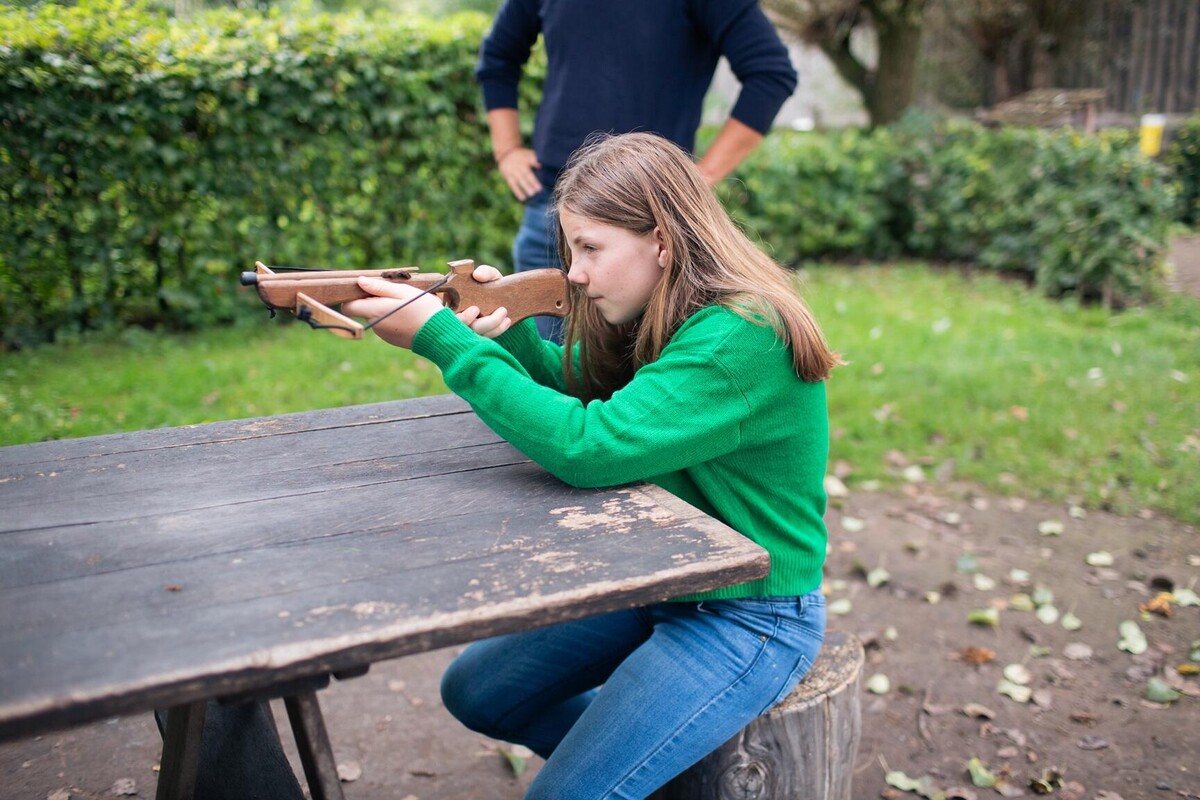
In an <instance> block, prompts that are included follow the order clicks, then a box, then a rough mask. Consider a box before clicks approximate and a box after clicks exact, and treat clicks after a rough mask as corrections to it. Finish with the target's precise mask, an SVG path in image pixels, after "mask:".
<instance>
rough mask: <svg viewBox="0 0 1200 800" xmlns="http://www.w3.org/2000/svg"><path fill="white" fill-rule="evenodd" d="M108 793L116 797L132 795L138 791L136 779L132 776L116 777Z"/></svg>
mask: <svg viewBox="0 0 1200 800" xmlns="http://www.w3.org/2000/svg"><path fill="white" fill-rule="evenodd" d="M109 793H110V794H114V795H116V796H117V797H133V796H134V795H135V794H137V793H138V790H137V781H135V780H134V779H133V778H117V781H116V783H114V784H113V785H112V789H110V790H109Z"/></svg>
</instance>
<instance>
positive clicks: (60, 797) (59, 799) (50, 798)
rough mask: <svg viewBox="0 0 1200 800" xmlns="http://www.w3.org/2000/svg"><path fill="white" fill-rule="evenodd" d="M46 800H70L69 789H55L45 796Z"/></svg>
mask: <svg viewBox="0 0 1200 800" xmlns="http://www.w3.org/2000/svg"><path fill="white" fill-rule="evenodd" d="M46 800H71V791H70V790H69V789H55V790H54V791H53V792H50V793H49V794H47V795H46Z"/></svg>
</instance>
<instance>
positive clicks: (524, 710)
mask: <svg viewBox="0 0 1200 800" xmlns="http://www.w3.org/2000/svg"><path fill="white" fill-rule="evenodd" d="M651 632H652V628H651V623H650V619H649V615H648V613H647V612H646V610H645V609H630V610H627V611H618V612H614V613H611V614H602V615H599V616H596V617H590V618H587V619H581V620H575V621H573V622H564V623H560V624H558V625H551V626H548V627H545V628H539V629H537V630H532V631H525V632H522V633H517V634H512V635H509V636H499V637H496V638H494V639H486V640H484V641H481V642H476V643H475V644H472V645H471V646H470V647H468V648H467V649H466V650H464V651H463V652H462V654H461V655H459V656H458V658H456V659H455V660H454V661H453V662H452V663H451V664H450V666H449V667H448V668H447V669H446V672H445V674H444V675H443V676H442V700H443V702H444V704H445V706H446V709H447V710H448V711H450V713H451V714H453V715H454V716H455V717H457V718H458V719H459V720H460V721H461V722H463V724H465V725H466V726H467V727H469V728H471V729H472V730H476V731H479V732H480V733H485V734H487V735H489V736H492V737H493V738H497V739H504V740H506V741H510V742H517V743H520V744H524V745H526V746H528V747H530V748H532V749H533V750H534V751H535V752H537V753H538V754H540V755H543V756H548V755H549V754H550V753H551V752H552V751H553V750H554V748H555V746H557V744H558V742H559V740H560V739H561V738H562V737H563V736H564V735H566V732H567V730H569V729H570V727H571V726H572V725H573V724H574V723H575V720H576V719H577V718H578V716H579V714H581V713H582V712H583V709H584V708H585V707H586V706H587V703H588V702H590V699H591V694H590V690H592V689H595V688H596V687H597V686H599V685H600V684H602V683H604V682H605V681H606V680H608V678H609V676H610V675H611V674H612V672H613V670H614V669H616V668H617V666H618V665H620V664H621V662H622V661H624V660H625V659H626V658H627V657H628V656H629V654H630V653H632V652H633V651H634V650H635V649H637V647H638V646H639V645H641V644H642V643H643V642H644V641H645V640H646V639H647V638H648V637H649V636H650V634H651Z"/></svg>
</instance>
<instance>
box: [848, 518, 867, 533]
mask: <svg viewBox="0 0 1200 800" xmlns="http://www.w3.org/2000/svg"><path fill="white" fill-rule="evenodd" d="M866 527H867V523H866V522H864V521H863V520H861V519H859V518H858V517H842V530H844V531H847V532H849V533H858V532H859V531H861V530H863V529H864V528H866Z"/></svg>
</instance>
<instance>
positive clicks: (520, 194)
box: [496, 147, 542, 203]
mask: <svg viewBox="0 0 1200 800" xmlns="http://www.w3.org/2000/svg"><path fill="white" fill-rule="evenodd" d="M496 166H497V167H498V168H499V169H500V174H501V175H503V176H504V181H505V182H506V183H507V184H508V188H509V189H512V193H513V194H514V195H516V197H517V199H518V200H520V201H521V202H522V203H524V202H525V201H526V200H528V199H529V198H531V197H533V196H534V195H535V194H537V193H538V192H540V191H541V190H542V182H541V181H539V180H538V179H537V173H536V172H534V170H535V169H537V168H538V167H540V166H541V164H540V163H539V162H538V160H537V154H536V153H534V152H533V151H532V150H530V149H529V148H528V147H516V148H514V149H512V150H509V151H508V152H507V153H505V154H504V157H503V158H501V159H500V163H498V164H497V165H496Z"/></svg>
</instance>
